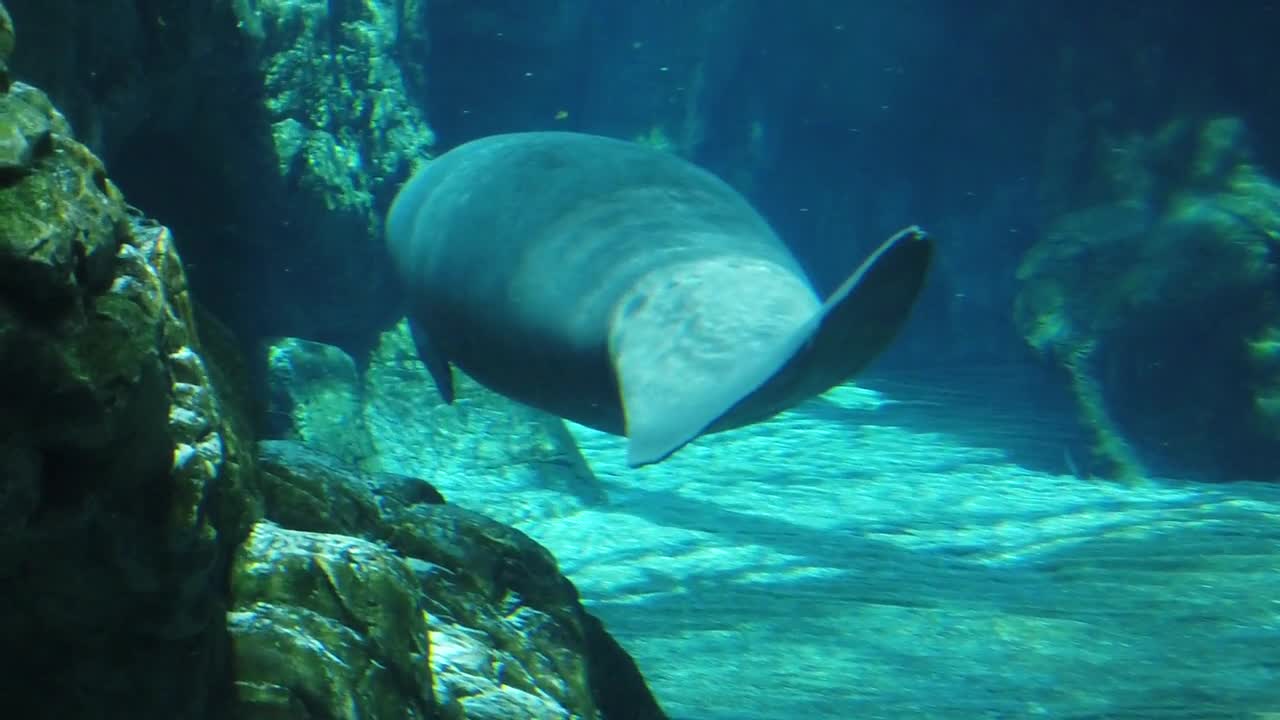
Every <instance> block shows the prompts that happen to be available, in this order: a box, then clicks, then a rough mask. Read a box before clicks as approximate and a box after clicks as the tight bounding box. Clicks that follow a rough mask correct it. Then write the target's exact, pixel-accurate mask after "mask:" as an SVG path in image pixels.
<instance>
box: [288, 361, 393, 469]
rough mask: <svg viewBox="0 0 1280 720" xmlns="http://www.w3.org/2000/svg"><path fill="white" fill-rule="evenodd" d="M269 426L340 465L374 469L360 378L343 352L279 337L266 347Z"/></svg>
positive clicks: (371, 442)
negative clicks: (317, 449) (338, 460)
mask: <svg viewBox="0 0 1280 720" xmlns="http://www.w3.org/2000/svg"><path fill="white" fill-rule="evenodd" d="M267 382H268V385H269V388H268V393H269V395H270V407H268V408H267V411H268V413H269V414H270V418H271V424H272V426H273V427H274V433H273V434H275V435H278V436H281V437H286V438H290V439H296V440H300V441H302V442H305V443H310V444H312V445H316V446H318V447H323V448H325V450H326V451H328V452H329V453H331V454H333V455H336V456H338V457H339V458H341V459H342V460H343V461H345V462H347V463H349V464H352V465H357V466H360V467H368V468H370V469H372V468H374V467H375V466H376V464H377V462H376V459H375V458H374V457H373V440H372V439H371V438H370V436H369V430H368V429H367V428H366V427H365V424H364V416H363V406H362V404H361V391H360V376H359V373H358V371H357V369H356V363H355V361H354V360H352V359H351V356H350V355H347V354H346V353H345V352H343V351H342V349H341V348H338V347H335V346H333V345H326V344H323V343H316V342H310V341H307V340H301V339H298V338H282V339H279V340H276V341H275V342H274V343H272V344H271V345H270V346H269V347H268V348H267Z"/></svg>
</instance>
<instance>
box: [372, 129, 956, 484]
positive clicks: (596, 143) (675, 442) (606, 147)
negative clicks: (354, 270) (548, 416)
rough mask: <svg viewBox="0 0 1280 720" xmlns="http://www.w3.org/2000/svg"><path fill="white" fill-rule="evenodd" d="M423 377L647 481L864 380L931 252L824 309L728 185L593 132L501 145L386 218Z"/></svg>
mask: <svg viewBox="0 0 1280 720" xmlns="http://www.w3.org/2000/svg"><path fill="white" fill-rule="evenodd" d="M387 238H388V243H389V248H390V251H391V255H392V258H393V260H394V261H395V264H396V266H397V268H398V270H399V273H400V276H401V278H402V280H403V281H404V284H405V286H406V288H407V290H408V295H409V299H410V318H411V321H412V322H413V325H414V335H415V340H416V341H417V342H418V346H419V352H420V354H421V355H422V358H423V361H424V362H425V363H426V364H427V366H428V367H429V368H430V369H431V372H432V374H433V376H434V377H435V380H436V383H437V386H438V387H439V388H440V391H441V393H442V394H443V395H444V397H445V398H446V399H447V400H450V401H451V400H452V397H453V389H452V381H451V377H450V374H449V363H453V364H456V365H458V366H459V367H461V368H462V369H463V370H465V371H466V372H467V373H468V374H470V375H471V376H473V377H474V378H476V380H478V381H479V382H481V383H483V384H484V385H486V386H488V387H490V388H492V389H493V390H495V391H497V392H499V393H502V394H504V395H507V396H509V397H512V398H514V399H516V400H519V401H521V402H524V403H527V404H529V405H532V406H535V407H538V408H541V409H543V410H547V411H549V412H552V413H554V414H556V415H559V416H561V417H565V418H568V419H570V420H574V421H576V422H579V423H582V424H584V425H588V426H591V427H595V428H598V429H600V430H604V431H607V432H611V433H615V434H625V435H627V436H628V437H629V438H630V447H629V451H628V459H629V461H630V462H631V463H632V464H633V465H639V464H644V463H648V462H656V461H658V460H661V459H662V458H664V457H666V456H667V455H669V454H670V453H672V452H674V451H675V450H677V449H679V448H680V447H681V446H682V445H684V444H685V443H687V442H688V441H689V440H691V439H693V438H694V437H697V436H698V435H700V434H703V433H706V432H713V431H717V430H723V429H728V428H730V427H736V426H740V425H743V424H747V423H751V422H756V421H758V420H762V419H764V418H767V417H769V416H771V415H773V414H774V413H776V412H778V411H780V410H783V409H785V408H787V407H790V406H791V405H794V404H796V403H798V402H800V401H802V400H804V399H807V398H808V397H811V396H813V395H816V394H818V393H820V392H823V391H825V390H827V389H828V388H830V387H832V386H833V385H836V384H838V383H840V382H843V381H845V380H846V379H848V378H849V377H850V376H852V375H853V374H854V373H855V372H856V371H857V370H859V369H860V368H861V367H862V366H863V365H865V364H866V362H867V361H869V360H870V359H871V358H872V357H873V356H874V355H875V354H877V353H878V352H879V351H880V350H881V349H882V348H883V347H884V346H885V345H886V344H887V343H888V341H889V340H890V339H891V338H892V337H893V335H894V334H895V332H896V330H897V329H898V327H899V326H900V325H901V324H902V322H903V321H904V319H905V318H906V316H907V313H908V311H909V310H910V307H911V305H912V303H913V301H914V299H915V297H916V295H917V293H918V291H919V288H920V286H921V283H922V281H923V278H924V275H925V272H926V269H927V266H928V263H929V258H930V255H931V244H930V243H929V241H928V240H927V239H926V238H925V237H924V235H923V233H921V232H919V231H917V230H915V229H909V230H907V231H904V232H903V233H900V234H899V235H897V236H895V237H894V238H893V239H891V240H890V241H889V242H886V243H885V244H884V245H883V246H881V248H880V249H879V250H877V252H876V253H875V254H874V255H873V257H872V258H871V259H869V260H868V261H867V262H866V263H864V264H863V266H862V267H860V268H859V269H858V270H857V271H856V272H855V273H854V275H853V276H851V277H850V279H849V281H846V283H845V284H844V285H843V286H842V287H841V288H840V290H838V291H837V292H836V293H835V294H834V295H833V296H832V298H831V299H830V300H829V301H828V302H827V304H826V305H825V306H824V304H823V302H822V301H821V300H820V299H819V298H818V297H817V295H816V294H815V292H814V291H813V289H812V287H811V286H810V284H809V282H808V280H807V279H806V278H805V274H804V272H803V271H802V270H801V268H800V266H799V264H798V263H797V262H796V260H795V258H794V257H793V256H792V255H791V253H790V252H789V251H788V250H787V248H786V247H785V246H784V245H783V244H782V243H781V242H780V241H779V240H778V238H777V237H776V236H775V235H774V233H773V231H772V230H771V229H770V228H769V226H768V224H767V223H766V222H765V221H764V220H763V219H762V218H761V217H760V216H759V215H758V214H757V213H756V212H755V211H754V210H753V209H752V208H751V207H750V206H749V205H748V204H747V202H746V201H745V200H744V199H743V198H742V197H741V196H740V195H739V194H738V193H737V192H735V191H734V190H733V189H732V188H730V187H729V186H728V185H727V184H725V183H724V182H722V181H720V180H719V179H717V178H715V177H714V176H712V175H711V174H709V173H707V172H705V171H703V170H701V169H699V168H697V167H695V166H693V165H691V164H689V163H687V162H685V161H683V160H681V159H679V158H678V157H676V156H674V155H671V154H669V153H665V152H662V151H659V150H655V149H652V148H648V147H644V146H641V145H636V144H632V143H627V142H623V141H619V140H613V139H609V138H603V137H597V136H592V135H580V134H574V133H551V132H547V133H519V134H511V135H497V136H493V137H487V138H482V139H480V140H476V141H473V142H470V143H467V144H465V145H462V146H459V147H458V148H455V149H453V150H451V151H449V152H447V153H445V154H444V155H442V156H441V157H439V158H437V159H436V160H433V161H432V162H431V163H430V164H429V165H428V166H427V167H426V168H425V169H423V170H422V171H420V172H419V173H418V174H417V175H415V176H414V177H413V178H412V179H411V180H410V181H409V182H408V183H407V184H406V185H405V186H404V187H403V188H402V189H401V190H400V193H399V195H398V196H397V197H396V199H395V202H394V204H393V205H392V207H391V211H390V214H389V215H388V218H387Z"/></svg>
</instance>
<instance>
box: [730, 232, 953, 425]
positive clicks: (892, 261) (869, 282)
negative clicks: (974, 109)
mask: <svg viewBox="0 0 1280 720" xmlns="http://www.w3.org/2000/svg"><path fill="white" fill-rule="evenodd" d="M932 260H933V241H932V240H931V239H930V238H929V236H928V235H927V234H926V233H925V232H924V231H923V230H921V229H920V228H918V227H915V226H912V227H909V228H906V229H905V230H901V231H899V232H898V233H897V234H895V235H894V236H893V237H891V238H889V239H888V240H886V241H885V242H884V243H883V244H882V245H881V246H880V247H879V248H877V249H876V250H875V252H873V253H871V255H869V256H868V257H867V259H866V260H864V261H863V262H862V264H861V265H859V266H858V269H857V270H855V271H854V272H853V274H852V275H850V276H849V278H848V279H847V280H845V281H844V283H842V284H841V285H840V287H839V288H837V289H836V291H835V292H834V293H832V294H831V297H829V298H828V299H827V301H826V303H824V304H823V306H822V312H821V313H820V314H819V315H818V317H817V318H815V325H816V327H813V328H811V329H809V330H808V331H807V333H808V338H807V342H806V343H802V346H801V347H800V348H799V350H798V352H796V353H795V355H794V356H793V357H791V359H790V360H789V361H788V362H787V363H786V365H784V366H782V367H781V368H780V369H779V370H778V371H777V372H776V373H775V374H774V375H773V377H771V378H770V379H769V380H768V381H767V382H765V383H764V384H763V385H761V386H760V387H759V389H757V390H756V391H755V392H753V393H751V395H749V396H747V397H746V398H744V399H743V400H742V402H740V403H738V405H736V406H735V407H734V408H733V409H731V410H730V411H729V412H727V413H725V415H724V416H723V417H721V418H720V419H718V420H717V421H716V422H715V423H713V424H712V426H711V428H710V432H718V431H720V430H728V429H731V428H735V427H741V426H743V425H748V424H751V423H754V422H759V421H760V420H764V419H765V418H768V417H771V416H772V415H775V414H777V413H779V412H781V411H783V410H786V409H787V408H790V407H794V406H795V405H798V404H800V403H802V402H804V401H805V400H808V399H809V398H811V397H814V396H816V395H819V394H821V393H824V392H826V391H827V390H830V389H831V388H833V387H835V386H836V385H839V384H841V383H844V382H847V381H848V380H849V379H850V378H852V377H853V376H854V375H856V374H857V373H858V372H859V371H861V370H862V369H863V368H864V367H866V366H867V364H868V363H870V362H871V361H872V360H873V359H874V358H875V357H876V356H877V355H879V354H880V353H881V352H882V351H883V350H884V349H885V347H887V346H888V345H889V343H890V342H891V341H892V340H893V338H894V337H895V336H896V335H897V334H898V331H899V330H901V329H902V326H903V325H904V324H905V323H906V321H907V318H908V317H909V316H910V314H911V308H912V307H913V306H914V305H915V301H916V298H917V297H918V296H919V294H920V289H921V288H922V287H923V286H924V280H925V276H926V275H927V274H928V271H929V265H930V264H931V262H932Z"/></svg>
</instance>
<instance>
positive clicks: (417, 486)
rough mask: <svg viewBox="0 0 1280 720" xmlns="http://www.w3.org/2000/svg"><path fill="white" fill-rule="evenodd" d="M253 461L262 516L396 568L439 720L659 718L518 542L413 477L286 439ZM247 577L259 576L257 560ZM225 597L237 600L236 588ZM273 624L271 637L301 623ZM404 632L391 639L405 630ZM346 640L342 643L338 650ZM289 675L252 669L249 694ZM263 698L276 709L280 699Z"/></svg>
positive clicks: (552, 575)
mask: <svg viewBox="0 0 1280 720" xmlns="http://www.w3.org/2000/svg"><path fill="white" fill-rule="evenodd" d="M259 461H260V464H261V467H262V471H263V485H264V493H265V497H266V498H267V508H266V513H267V516H268V517H269V518H271V519H272V520H274V521H276V522H279V523H282V524H286V525H289V526H290V527H293V528H305V529H307V530H311V531H313V532H314V531H320V532H323V533H327V535H325V536H324V537H329V538H338V537H340V536H341V537H349V538H350V537H358V538H363V539H364V540H366V541H369V542H371V543H377V544H379V545H381V546H384V547H387V548H390V549H391V550H394V552H395V553H397V554H398V555H399V556H400V557H402V558H403V559H404V563H405V564H406V565H407V567H408V568H409V569H410V570H411V571H412V574H413V578H414V580H413V582H412V584H411V587H412V590H413V592H416V593H420V594H421V598H422V604H423V608H424V610H425V615H424V617H425V619H426V626H427V629H428V632H429V636H430V668H431V683H432V687H433V688H434V694H435V698H436V702H437V704H438V706H439V712H440V717H444V718H456V719H459V720H461V719H463V718H465V719H469V720H482V719H483V720H503V719H505V718H513V717H520V718H582V719H584V720H585V719H587V718H601V720H610V719H614V720H617V719H620V718H628V719H635V720H649V719H652V720H659V719H660V718H662V717H663V715H662V713H661V710H660V709H659V708H658V706H657V703H656V702H655V701H654V700H653V697H652V695H651V694H650V693H649V691H648V688H647V687H646V685H645V683H644V680H643V678H642V677H641V676H640V674H639V671H638V670H637V669H636V666H635V663H634V662H633V661H632V660H631V658H630V657H629V656H628V655H627V654H626V652H625V651H624V650H623V649H622V648H621V647H619V646H618V644H617V643H616V642H615V641H614V640H613V639H612V638H611V637H609V635H608V633H607V632H606V631H605V630H604V628H603V626H601V625H600V623H599V621H597V620H595V619H594V618H592V617H591V616H590V615H588V614H587V613H586V612H585V610H584V609H583V608H582V605H581V604H580V603H579V600H578V594H577V591H576V589H575V588H574V587H573V585H572V584H571V583H570V582H569V581H568V580H567V579H566V578H565V577H564V576H563V575H561V574H560V571H559V569H558V567H557V565H556V562H555V559H554V558H552V557H551V555H550V554H549V553H548V552H547V551H546V550H545V549H543V548H542V547H541V546H539V545H538V544H537V543H535V542H534V541H532V540H530V539H529V538H528V537H527V536H525V535H524V534H523V533H521V532H519V531H517V530H515V529H513V528H510V527H507V526H505V525H502V524H501V523H498V522H495V521H494V520H491V519H489V518H487V517H484V516H482V515H479V514H477V513H473V512H470V511H468V510H465V509H463V508H459V507H454V506H452V505H447V504H443V499H442V498H441V497H440V495H439V494H438V493H437V492H435V490H434V489H433V488H432V487H431V486H430V485H428V484H427V483H425V482H424V481H421V480H417V479H414V478H409V477H404V476H398V475H390V474H386V473H373V474H367V473H360V472H359V471H357V470H355V469H354V468H350V467H344V466H343V465H342V464H341V462H340V461H338V460H337V459H336V458H333V457H331V456H326V455H325V454H323V453H321V452H319V451H317V450H315V449H312V448H308V447H307V446H305V445H302V444H299V443H296V442H292V441H266V442H263V443H260V445H259ZM312 537H315V535H312ZM332 542H339V540H337V539H335V540H333V541H332ZM259 567H260V569H261V572H263V573H269V572H270V570H271V565H270V564H267V563H261V564H259ZM397 577H398V578H401V580H403V576H402V575H397ZM262 582H266V581H265V580H264V581H262ZM271 582H272V583H274V584H275V585H276V586H288V587H293V588H297V587H299V585H298V583H295V582H290V581H288V580H279V581H271ZM305 587H310V585H306V586H305ZM406 592H408V590H407V589H406ZM301 595H303V596H308V593H306V592H303V593H301ZM236 598H237V602H240V601H241V594H240V592H239V591H237V592H236ZM326 612H331V611H326ZM277 617H278V620H279V621H280V622H281V623H282V625H283V627H282V629H280V630H279V632H284V633H287V632H291V631H289V630H287V628H289V627H291V626H295V625H298V624H300V623H301V619H299V620H296V621H293V620H290V619H288V618H286V617H283V616H277ZM348 625H349V624H348ZM308 627H309V626H308ZM412 628H416V625H413V626H411V628H409V629H405V630H404V632H410V631H412V632H417V630H412ZM305 632H315V631H312V630H305ZM344 637H345V636H344ZM351 642H352V641H349V640H343V641H342V643H343V644H342V647H343V648H346V647H348V646H349V645H350V643H351ZM320 644H321V645H323V644H324V643H323V642H321V643H320ZM300 662H302V663H303V664H304V665H310V666H311V669H308V670H305V673H306V674H308V675H315V676H320V675H321V670H322V669H324V668H328V667H330V663H328V662H327V661H325V660H324V658H322V657H321V656H319V655H317V656H315V657H309V659H303V660H301V661H300ZM263 667H264V668H265V666H263ZM301 672H304V671H303V670H297V671H294V670H289V671H288V673H295V674H296V673H301ZM294 676H295V675H293V674H291V675H288V678H285V679H282V680H272V679H271V676H270V673H268V672H265V671H264V673H263V674H261V675H259V676H255V677H254V679H253V680H252V681H251V682H248V683H247V686H248V687H251V688H254V692H255V693H260V690H258V689H259V688H261V687H263V686H265V685H286V686H291V685H290V683H295V682H296V681H295V680H293V679H290V678H293V677H294ZM241 679H242V678H240V676H237V680H238V681H239V680H241ZM332 682H334V683H349V682H350V681H349V680H346V679H342V680H332ZM403 691H404V689H403V688H402V689H401V692H403ZM243 694H244V693H243V691H242V695H243ZM267 695H268V696H269V697H271V698H276V700H273V701H272V702H276V701H277V700H278V702H279V704H282V705H288V702H291V700H290V698H292V697H293V695H292V694H290V693H285V692H274V693H267ZM263 702H265V701H263Z"/></svg>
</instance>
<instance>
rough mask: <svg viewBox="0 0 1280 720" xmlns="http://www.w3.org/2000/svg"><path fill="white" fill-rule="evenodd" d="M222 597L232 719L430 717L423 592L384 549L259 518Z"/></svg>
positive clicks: (345, 537)
mask: <svg viewBox="0 0 1280 720" xmlns="http://www.w3.org/2000/svg"><path fill="white" fill-rule="evenodd" d="M231 592H232V595H233V596H234V598H235V604H234V606H233V607H232V608H231V612H230V613H229V614H228V616H227V621H228V628H229V630H230V632H231V643H232V650H233V653H232V654H233V659H234V667H235V685H236V697H235V700H234V701H233V713H234V716H235V717H237V718H244V719H245V720H254V719H256V718H280V717H288V718H315V719H316V720H321V719H323V718H353V719H354V718H369V719H370V720H377V719H379V718H387V719H390V718H395V719H396V720H401V719H406V720H412V719H414V718H433V717H436V716H435V714H434V712H433V702H432V697H431V668H430V665H429V663H428V657H427V656H428V652H429V651H428V647H429V645H428V638H427V623H426V620H425V618H424V614H423V612H422V608H421V605H420V602H421V596H420V594H419V593H418V591H417V587H416V585H415V582H414V578H413V574H412V573H411V572H410V570H409V568H408V567H407V566H406V564H405V563H404V561H403V560H401V559H400V558H399V557H397V556H396V555H395V554H394V553H393V552H392V551H390V550H389V549H388V548H386V547H385V546H381V545H378V544H375V543H371V542H368V541H366V540H361V539H359V538H354V537H348V536H344V535H327V534H322V533H309V532H299V531H294V530H286V529H284V528H281V527H278V526H276V525H273V524H272V523H269V522H261V523H259V524H258V525H257V526H256V527H255V528H254V531H253V534H252V535H250V536H249V539H248V540H246V541H245V543H244V545H242V546H241V548H240V550H239V551H238V552H237V553H236V557H235V561H234V564H233V566H232V575H231Z"/></svg>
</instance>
